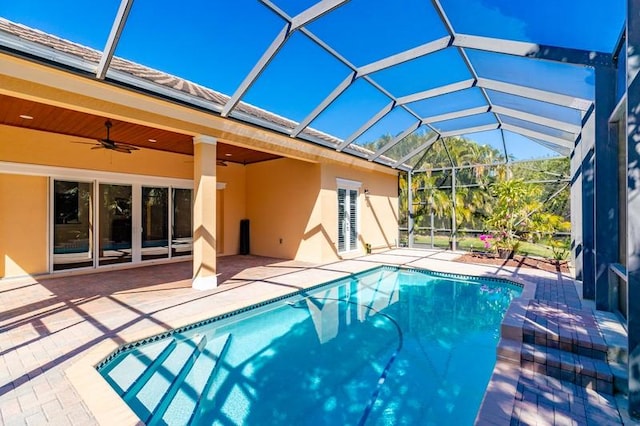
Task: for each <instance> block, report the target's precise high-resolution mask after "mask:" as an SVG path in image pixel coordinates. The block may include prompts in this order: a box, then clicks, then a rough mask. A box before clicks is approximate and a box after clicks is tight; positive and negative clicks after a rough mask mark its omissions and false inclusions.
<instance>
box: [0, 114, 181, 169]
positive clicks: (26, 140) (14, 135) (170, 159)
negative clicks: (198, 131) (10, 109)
mask: <svg viewBox="0 0 640 426" xmlns="http://www.w3.org/2000/svg"><path fill="white" fill-rule="evenodd" d="M76 142H85V143H88V144H91V143H93V141H92V140H91V139H82V138H78V137H74V136H66V135H59V134H55V133H47V132H41V131H37V130H29V129H21V128H18V127H10V126H3V125H0V161H8V162H16V163H28V164H40V165H48V166H58V167H68V168H77V169H91V170H101V171H106V172H116V173H132V174H140V175H151V176H163V177H170V178H181V179H192V178H193V161H192V157H190V156H188V155H181V154H173V153H169V152H164V151H154V150H150V149H141V150H139V151H135V152H134V153H132V154H123V153H119V152H114V151H110V150H107V149H91V148H92V146H91V145H87V144H84V143H76Z"/></svg>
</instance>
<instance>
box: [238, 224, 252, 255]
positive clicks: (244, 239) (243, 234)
mask: <svg viewBox="0 0 640 426" xmlns="http://www.w3.org/2000/svg"><path fill="white" fill-rule="evenodd" d="M249 251H250V249H249V219H242V220H241V221H240V254H249Z"/></svg>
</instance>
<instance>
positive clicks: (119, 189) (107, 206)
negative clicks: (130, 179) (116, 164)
mask: <svg viewBox="0 0 640 426" xmlns="http://www.w3.org/2000/svg"><path fill="white" fill-rule="evenodd" d="M99 188H100V189H99V191H98V193H99V197H98V203H99V206H98V209H99V210H98V211H99V216H98V217H99V221H100V227H99V234H98V236H99V244H98V248H99V256H98V265H99V266H102V265H112V264H114V263H128V262H131V260H132V254H133V253H132V248H133V234H132V225H133V223H132V216H131V204H132V189H131V185H111V184H103V183H101V184H100V187H99Z"/></svg>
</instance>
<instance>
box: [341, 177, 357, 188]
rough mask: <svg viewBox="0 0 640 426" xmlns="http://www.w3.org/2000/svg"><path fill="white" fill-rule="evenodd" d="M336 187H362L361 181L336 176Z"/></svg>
mask: <svg viewBox="0 0 640 426" xmlns="http://www.w3.org/2000/svg"><path fill="white" fill-rule="evenodd" d="M336 187H338V188H344V189H360V188H361V187H362V182H358V181H357V180H350V179H343V178H339V177H337V178H336Z"/></svg>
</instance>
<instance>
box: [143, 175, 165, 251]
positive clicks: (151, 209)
mask: <svg viewBox="0 0 640 426" xmlns="http://www.w3.org/2000/svg"><path fill="white" fill-rule="evenodd" d="M141 207H142V209H141V210H142V211H141V217H142V248H141V258H142V260H150V259H164V258H167V257H169V189H168V188H148V187H145V186H143V187H142V205H141Z"/></svg>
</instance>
